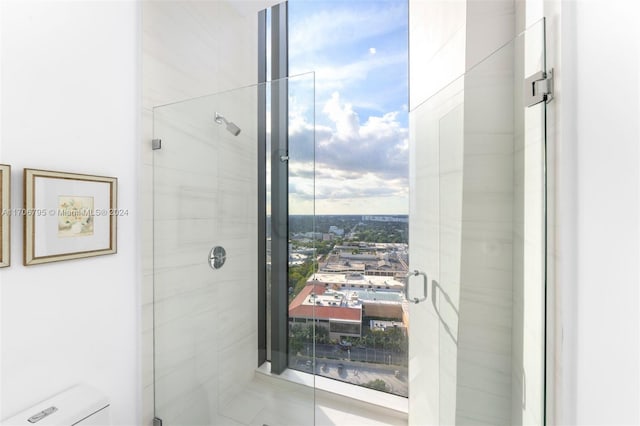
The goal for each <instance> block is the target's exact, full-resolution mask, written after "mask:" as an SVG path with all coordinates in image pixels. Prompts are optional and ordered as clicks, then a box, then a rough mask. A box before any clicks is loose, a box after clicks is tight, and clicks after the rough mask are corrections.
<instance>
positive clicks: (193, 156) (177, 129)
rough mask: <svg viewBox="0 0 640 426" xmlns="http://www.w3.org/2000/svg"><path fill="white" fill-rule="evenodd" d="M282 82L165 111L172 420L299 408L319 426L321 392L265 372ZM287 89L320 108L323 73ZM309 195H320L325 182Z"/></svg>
mask: <svg viewBox="0 0 640 426" xmlns="http://www.w3.org/2000/svg"><path fill="white" fill-rule="evenodd" d="M272 84H273V83H267V84H261V85H255V86H249V87H244V88H240V89H236V90H231V91H227V92H223V93H218V94H215V95H209V96H203V97H199V98H195V99H190V100H187V101H184V102H178V103H174V104H169V105H165V106H159V107H156V108H154V111H153V114H154V116H153V122H154V149H155V150H154V154H153V205H154V211H153V215H154V216H153V222H154V229H153V263H154V267H153V281H154V294H153V296H154V392H155V416H156V418H158V419H159V420H162V424H163V425H164V426H173V425H184V426H187V425H188V426H194V425H237V424H240V425H251V424H258V425H263V424H265V423H267V424H273V418H274V417H275V418H280V419H287V418H292V416H293V415H294V414H295V415H297V416H298V417H296V418H295V423H296V424H300V425H305V424H313V410H314V407H313V388H312V387H311V388H308V389H301V390H300V389H296V391H295V392H294V391H291V390H290V389H284V388H282V387H281V386H279V385H278V384H273V385H271V384H265V383H266V382H267V381H268V379H267V378H265V376H264V375H260V374H257V373H256V369H257V367H258V359H259V355H258V346H259V343H258V342H259V335H260V334H261V333H264V332H265V330H266V328H267V325H266V323H265V321H263V320H262V319H260V320H259V317H258V315H259V314H258V312H259V308H258V304H259V303H260V302H264V300H259V287H262V289H264V288H265V287H266V283H265V282H258V276H259V275H258V270H259V268H263V269H265V270H267V269H268V268H267V264H266V263H264V260H263V262H262V263H261V262H259V260H258V251H259V250H258V247H259V245H265V247H266V244H267V242H266V241H265V240H262V239H261V238H259V236H258V221H259V220H261V221H266V212H264V211H263V212H259V211H258V201H257V200H258V192H259V189H258V182H259V177H258V162H263V163H264V162H265V161H266V159H265V158H259V155H258V153H259V152H263V153H264V151H263V150H262V149H259V147H258V134H259V131H258V125H259V122H260V121H259V120H258V111H259V107H258V104H259V102H260V103H262V102H264V100H265V96H267V94H268V93H270V91H271V85H272ZM279 84H281V85H282V84H287V85H288V86H289V96H290V99H293V98H294V97H295V101H296V102H298V103H297V104H296V106H297V107H298V109H297V111H298V112H299V111H301V110H304V109H305V103H307V102H308V103H309V105H307V107H308V108H307V109H308V110H309V111H313V93H314V87H313V78H309V76H304V77H300V78H297V79H288V80H287V81H280V82H279ZM260 111H263V112H264V111H265V110H264V109H263V108H262V109H260ZM311 123H313V121H311ZM268 130H269V129H268V128H267V136H268V133H269V132H268ZM307 130H312V129H307ZM307 134H311V135H313V132H312V131H309V132H307ZM262 142H263V143H264V141H262ZM313 142H314V141H313V138H311V139H309V140H307V143H310V144H311V146H310V147H307V148H306V155H307V157H308V158H307V159H310V161H311V164H312V163H313V146H312V144H313ZM263 148H264V147H263ZM297 152H299V151H296V153H297ZM296 153H292V155H297V154H296ZM292 160H295V159H292ZM295 164H296V165H298V166H300V163H299V162H298V163H295ZM262 169H263V170H264V167H263V168H262ZM268 169H269V168H268V166H267V170H268ZM307 172H310V175H313V170H311V171H309V170H307ZM307 174H309V173H307ZM304 183H305V182H303V181H299V182H298V184H299V185H303V184H304ZM263 190H264V189H263ZM306 190H307V193H306V194H305V195H306V198H307V199H311V200H312V199H313V185H311V187H310V188H309V187H307V188H306ZM268 192H269V191H268V188H267V194H268ZM267 198H268V197H267ZM267 208H269V200H268V199H267ZM307 211H308V209H307ZM264 251H265V250H263V251H262V252H264ZM267 251H268V250H267ZM274 413H275V414H274ZM292 413H293V414H292ZM276 415H277V416H276Z"/></svg>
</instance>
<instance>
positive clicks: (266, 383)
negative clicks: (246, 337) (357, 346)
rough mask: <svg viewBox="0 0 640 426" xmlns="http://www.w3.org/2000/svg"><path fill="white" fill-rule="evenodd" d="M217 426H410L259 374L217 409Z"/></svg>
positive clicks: (394, 416)
mask: <svg viewBox="0 0 640 426" xmlns="http://www.w3.org/2000/svg"><path fill="white" fill-rule="evenodd" d="M218 415H219V417H218V419H217V420H218V421H217V423H216V424H218V425H225V426H226V425H228V426H242V425H245V426H263V425H267V426H313V425H321V426H325V425H326V426H329V425H338V426H361V425H362V426H369V425H372V426H373V425H402V426H406V425H407V415H406V414H405V413H400V412H397V411H394V410H389V409H385V408H382V407H379V406H375V405H372V404H368V403H366V402H362V401H357V400H353V399H350V398H347V397H344V396H340V395H335V394H332V393H329V392H326V391H319V390H316V391H315V392H314V390H313V388H310V387H308V386H304V385H300V384H297V383H292V382H289V381H286V380H282V379H278V378H273V377H270V376H267V375H265V374H262V373H259V372H257V373H256V375H255V378H254V380H252V381H251V382H250V383H249V384H248V385H247V386H246V387H245V388H244V389H243V391H242V392H240V393H239V394H236V395H234V396H233V397H230V398H228V399H227V402H226V403H221V404H220V406H219V407H218Z"/></svg>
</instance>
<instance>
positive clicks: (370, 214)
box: [269, 213, 409, 216]
mask: <svg viewBox="0 0 640 426" xmlns="http://www.w3.org/2000/svg"><path fill="white" fill-rule="evenodd" d="M269 216H270V215H269ZM289 216H409V214H408V213H397V214H396V213H318V214H300V213H296V214H290V215H289Z"/></svg>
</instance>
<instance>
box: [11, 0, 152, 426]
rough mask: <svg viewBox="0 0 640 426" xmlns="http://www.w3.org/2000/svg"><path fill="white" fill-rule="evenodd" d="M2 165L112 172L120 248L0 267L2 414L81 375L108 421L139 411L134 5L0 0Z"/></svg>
mask: <svg viewBox="0 0 640 426" xmlns="http://www.w3.org/2000/svg"><path fill="white" fill-rule="evenodd" d="M0 7H1V8H2V18H1V19H2V20H1V23H0V28H1V34H2V45H1V51H0V56H1V57H2V80H1V83H0V90H1V95H0V96H1V108H2V115H1V116H0V120H1V123H0V127H1V134H0V149H1V151H0V152H1V158H0V160H1V162H3V163H8V164H11V165H12V167H13V173H12V178H13V182H12V197H11V201H12V205H13V206H14V207H20V206H22V202H23V199H22V198H23V197H22V187H23V181H22V169H23V168H25V167H29V168H43V169H50V170H61V171H71V172H78V173H89V174H98V175H106V176H115V177H117V178H118V203H119V204H118V206H119V207H121V208H123V209H128V212H129V215H128V216H123V217H120V218H118V253H117V254H114V255H109V256H101V257H96V258H88V259H83V260H74V261H66V262H59V263H52V264H44V265H38V266H30V267H24V266H22V246H23V244H22V229H23V224H22V218H21V217H18V218H13V221H12V236H11V237H12V238H11V247H12V265H11V266H10V267H9V268H6V269H3V270H2V271H0V301H1V306H0V310H1V317H0V318H1V334H0V353H1V354H2V358H1V364H0V377H1V378H0V387H1V389H2V395H1V397H0V398H1V399H0V418H6V417H9V416H11V415H13V414H15V413H16V412H18V411H21V410H23V409H26V408H28V407H30V406H31V405H33V404H35V403H37V402H39V401H40V400H43V399H46V398H48V397H50V396H52V395H53V394H55V393H57V392H60V391H62V390H64V389H65V388H67V387H70V386H72V385H74V384H75V383H77V382H87V383H89V384H91V385H93V386H95V387H97V388H98V389H100V390H102V391H103V392H104V393H105V394H106V395H107V396H108V397H109V399H110V400H111V404H112V407H113V423H114V424H116V425H133V424H138V423H139V420H138V415H139V408H140V407H139V366H138V365H139V362H138V342H139V328H138V323H139V319H138V318H139V309H140V308H139V295H138V292H139V286H138V283H139V278H138V277H139V265H140V262H139V257H140V256H139V241H140V238H139V228H138V226H137V225H138V216H139V214H140V211H139V205H138V198H137V195H138V194H137V170H138V161H139V154H138V152H139V144H138V143H137V141H138V140H139V137H138V130H139V122H140V119H139V116H140V113H139V111H140V102H139V96H138V94H139V88H140V84H139V82H140V76H139V66H138V62H139V55H138V46H139V40H140V36H139V34H140V33H139V31H140V25H139V10H138V6H137V5H136V4H135V3H134V2H30V1H3V2H2V3H1V6H0Z"/></svg>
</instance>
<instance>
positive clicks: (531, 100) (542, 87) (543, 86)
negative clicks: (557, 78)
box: [524, 69, 553, 107]
mask: <svg viewBox="0 0 640 426" xmlns="http://www.w3.org/2000/svg"><path fill="white" fill-rule="evenodd" d="M552 99H553V69H551V70H549V71H547V72H544V71H540V72H537V73H535V74H533V75H532V76H529V78H527V79H526V80H525V81H524V106H526V107H531V106H534V105H537V104H539V103H540V102H546V103H549V102H551V100H552Z"/></svg>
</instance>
